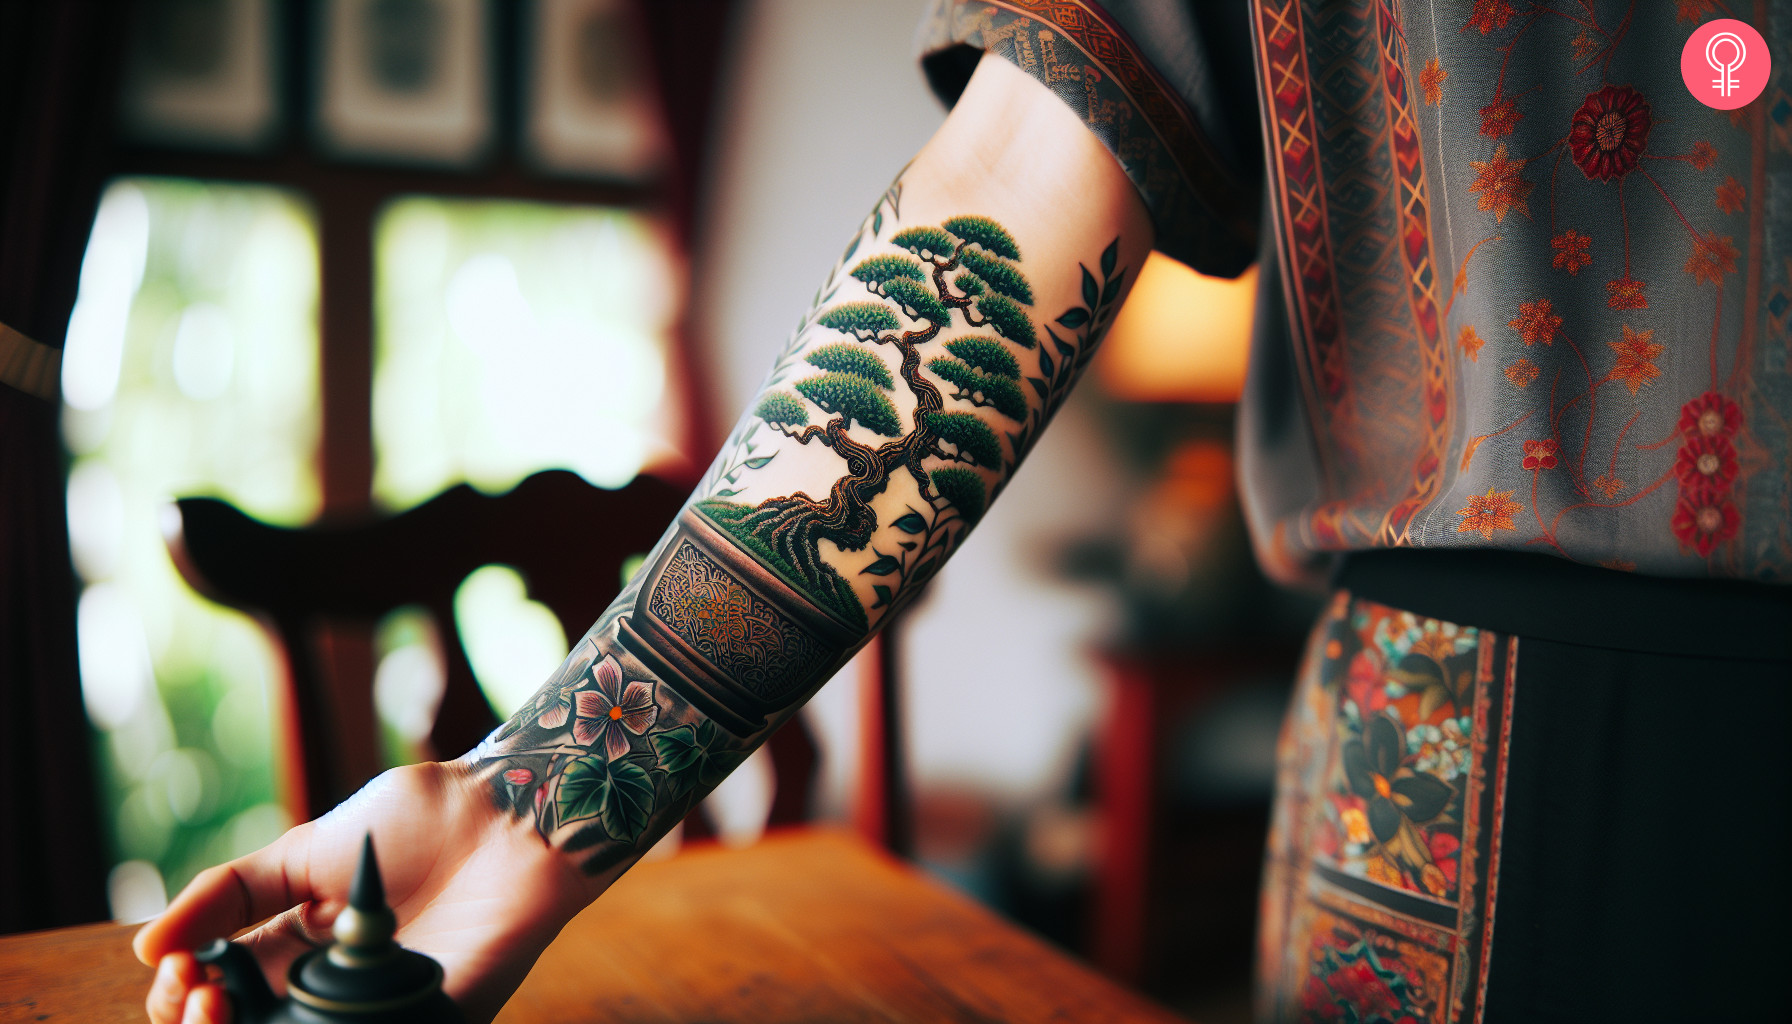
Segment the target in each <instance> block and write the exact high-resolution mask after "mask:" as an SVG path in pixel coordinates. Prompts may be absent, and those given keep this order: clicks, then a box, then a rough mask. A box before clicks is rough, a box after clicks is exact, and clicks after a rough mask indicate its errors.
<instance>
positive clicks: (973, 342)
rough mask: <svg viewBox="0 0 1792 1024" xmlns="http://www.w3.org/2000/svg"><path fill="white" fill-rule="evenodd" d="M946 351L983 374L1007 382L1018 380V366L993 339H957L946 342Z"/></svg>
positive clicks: (1006, 351) (999, 343) (1000, 344)
mask: <svg viewBox="0 0 1792 1024" xmlns="http://www.w3.org/2000/svg"><path fill="white" fill-rule="evenodd" d="M946 351H948V352H950V353H952V354H953V355H955V356H957V357H958V358H960V359H962V360H964V361H965V362H967V363H970V364H971V365H972V366H975V367H976V368H977V369H979V370H982V371H983V372H984V373H991V374H994V375H996V376H997V377H1007V378H1008V379H1009V380H1019V379H1020V364H1019V363H1017V362H1015V361H1014V357H1013V356H1011V355H1009V354H1008V350H1007V349H1005V348H1003V347H1002V343H1001V342H999V341H997V340H995V339H994V338H957V339H954V340H952V341H948V342H946Z"/></svg>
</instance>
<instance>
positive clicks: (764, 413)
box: [753, 391, 809, 427]
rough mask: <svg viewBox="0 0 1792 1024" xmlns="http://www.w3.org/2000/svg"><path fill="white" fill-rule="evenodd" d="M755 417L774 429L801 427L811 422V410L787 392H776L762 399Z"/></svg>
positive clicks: (754, 413) (754, 412) (754, 411)
mask: <svg viewBox="0 0 1792 1024" xmlns="http://www.w3.org/2000/svg"><path fill="white" fill-rule="evenodd" d="M753 415H755V416H757V417H759V418H760V419H762V420H764V421H765V422H767V423H769V424H771V425H772V426H774V427H801V426H805V425H807V424H808V422H809V410H808V409H807V408H805V407H804V405H803V403H802V401H801V400H800V399H798V398H797V397H796V396H795V395H793V394H790V393H789V392H787V391H774V392H772V393H771V394H769V395H766V396H765V397H764V398H762V399H760V401H759V408H757V409H755V410H753Z"/></svg>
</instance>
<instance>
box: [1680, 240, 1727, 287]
mask: <svg viewBox="0 0 1792 1024" xmlns="http://www.w3.org/2000/svg"><path fill="white" fill-rule="evenodd" d="M1738 255H1740V254H1739V253H1738V252H1737V251H1736V246H1735V245H1733V244H1731V237H1730V236H1729V235H1725V236H1724V237H1722V238H1719V237H1717V232H1715V231H1707V232H1705V234H1704V235H1703V236H1702V237H1700V238H1698V239H1697V240H1696V241H1694V242H1693V244H1692V255H1691V256H1688V257H1687V258H1686V272H1687V273H1688V274H1691V275H1692V276H1693V280H1695V281H1699V282H1701V283H1708V284H1715V285H1722V284H1723V279H1724V275H1725V274H1734V273H1735V272H1736V257H1737V256H1738Z"/></svg>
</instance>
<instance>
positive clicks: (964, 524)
mask: <svg viewBox="0 0 1792 1024" xmlns="http://www.w3.org/2000/svg"><path fill="white" fill-rule="evenodd" d="M992 63H993V64H994V65H995V66H993V67H992V66H991V65H992ZM1149 246H1150V229H1149V226H1148V224H1147V221H1146V217H1145V212H1144V208H1143V205H1142V204H1141V203H1140V201H1139V199H1138V197H1137V195H1136V194H1135V193H1134V192H1133V189H1132V186H1131V185H1130V183H1128V181H1127V180H1126V178H1125V177H1124V176H1123V174H1122V173H1121V171H1120V168H1119V167H1118V166H1117V165H1115V164H1114V162H1113V159H1112V157H1110V156H1109V155H1108V153H1107V151H1106V150H1104V149H1102V148H1101V146H1100V144H1099V143H1098V142H1097V141H1096V140H1095V139H1094V138H1093V136H1091V135H1090V133H1089V132H1088V130H1087V129H1086V128H1084V127H1083V125H1082V124H1081V123H1080V122H1078V121H1077V119H1076V118H1075V117H1074V115H1072V113H1071V112H1070V111H1069V110H1067V109H1065V108H1064V107H1063V104H1062V101H1060V100H1059V99H1058V98H1057V97H1055V96H1053V95H1051V94H1050V93H1048V92H1046V91H1045V89H1044V88H1043V87H1041V86H1039V85H1038V84H1037V83H1036V82H1034V81H1032V80H1031V79H1029V78H1027V77H1025V76H1024V75H1021V74H1020V73H1019V72H1017V71H1015V70H1014V69H1013V68H1012V67H1010V66H1008V65H1006V64H1005V63H1001V62H999V61H997V62H991V61H985V62H984V66H983V67H981V68H980V69H979V71H978V74H977V75H976V77H975V78H974V79H973V81H972V84H971V86H970V88H968V89H967V90H966V93H965V96H964V97H963V98H962V100H961V101H960V104H959V106H958V108H957V110H955V112H954V114H953V115H952V117H951V118H949V119H948V121H947V123H946V125H945V126H944V127H943V128H942V129H941V130H940V132H939V134H938V135H936V136H935V137H934V139H933V140H932V141H931V142H930V143H929V144H928V146H927V147H926V148H925V149H924V150H923V151H922V153H921V154H920V156H918V157H917V158H916V160H915V162H914V163H913V164H911V165H910V167H909V168H908V169H907V170H906V171H905V172H904V173H903V175H902V176H901V177H899V178H898V179H897V181H896V182H895V183H893V184H892V185H891V186H890V188H889V189H888V190H887V191H886V192H885V194H884V195H883V196H882V197H880V198H879V199H878V201H877V203H876V205H875V206H874V208H873V209H872V211H871V212H870V213H869V214H868V215H867V216H866V218H865V220H864V222H863V223H862V224H861V225H860V228H859V230H858V232H857V233H856V234H855V235H854V236H853V238H852V239H851V241H850V242H849V243H848V245H847V247H846V250H845V253H844V254H843V256H842V257H841V259H840V262H839V264H838V265H837V266H836V268H835V269H834V271H833V273H832V274H831V275H830V276H829V277H828V279H827V281H826V282H825V283H824V284H823V286H822V287H821V289H820V290H819V291H818V292H817V294H816V299H815V302H814V305H813V306H812V308H811V309H810V310H809V311H808V313H807V314H805V316H804V317H803V319H802V321H801V324H800V326H799V328H798V330H797V331H796V333H795V334H794V336H793V337H792V338H791V340H790V342H789V344H788V345H787V346H786V348H785V349H784V351H783V353H782V354H781V355H780V356H779V358H778V359H777V360H776V362H775V364H774V366H773V367H772V370H771V373H770V374H769V376H768V377H767V379H766V382H765V384H764V386H763V387H762V389H761V392H760V394H759V396H758V398H757V399H756V400H755V402H754V405H753V407H752V408H751V409H750V410H749V411H748V413H747V415H746V416H745V417H744V418H743V419H742V420H741V421H740V423H739V425H738V426H737V427H736V428H735V429H734V431H733V432H732V433H731V434H730V436H729V438H728V441H727V443H726V444H724V446H723V448H722V451H721V453H720V454H719V455H718V456H717V458H716V460H715V462H714V464H713V465H712V466H711V467H710V470H709V472H708V473H707V475H706V476H705V477H704V479H703V482H702V483H701V484H700V485H699V486H698V488H697V490H696V491H695V492H694V493H693V494H692V496H691V500H690V502H689V503H688V504H687V505H686V507H685V509H684V511H683V512H682V513H681V515H680V517H679V519H678V521H677V522H675V523H674V524H673V525H672V527H671V529H670V530H669V531H668V533H667V535H666V536H665V538H664V539H662V541H661V542H660V544H659V546H658V547H657V548H656V549H655V550H654V552H653V553H652V554H651V555H650V556H649V558H648V560H647V562H646V564H645V565H644V566H643V568H642V570H641V571H640V572H639V573H637V574H636V575H635V577H634V579H633V580H632V581H631V582H630V584H629V586H628V587H627V588H626V589H625V590H624V591H623V593H622V594H621V595H620V596H619V597H618V598H617V600H616V602H615V603H614V604H613V605H612V606H611V608H610V609H609V610H608V611H607V612H605V614H604V615H603V617H602V618H600V619H599V620H598V622H597V623H596V625H594V626H593V627H592V629H591V630H590V632H588V633H587V634H586V635H585V636H584V638H582V639H581V640H580V641H579V643H578V644H577V645H576V646H575V648H574V650H573V652H572V654H571V655H570V656H569V657H568V659H567V660H566V662H565V663H564V664H563V665H562V666H561V667H560V669H559V670H558V671H557V672H556V673H555V675H554V677H553V678H552V679H551V680H550V681H549V682H548V684H547V685H546V686H544V687H543V688H542V690H541V691H540V692H539V693H537V695H536V696H535V697H534V698H533V699H532V700H531V701H530V702H529V703H528V704H527V705H526V706H524V707H523V708H522V709H521V710H520V711H519V712H518V713H517V714H516V715H515V716H514V717H512V718H511V720H510V721H509V722H507V723H506V724H505V725H504V726H503V727H501V728H500V729H499V730H498V731H497V732H495V733H494V734H493V735H492V737H491V738H490V739H488V740H487V741H486V742H485V743H483V744H481V745H480V746H479V747H478V748H476V749H475V750H473V751H472V752H470V753H469V754H468V755H467V756H466V758H464V759H463V760H464V762H465V763H466V764H467V765H468V767H469V768H470V769H471V770H473V771H474V772H476V773H477V775H478V777H479V778H480V780H481V781H482V782H483V783H484V784H485V785H486V786H488V787H489V791H490V794H491V797H492V799H493V800H494V801H495V802H496V803H497V805H498V806H499V807H500V808H501V809H503V810H504V811H506V812H508V813H511V814H514V815H517V816H520V817H522V818H523V819H526V820H527V821H529V822H530V823H532V824H533V826H534V828H535V830H536V832H537V833H538V834H539V835H540V836H541V837H542V838H543V839H544V841H546V842H547V843H549V844H551V845H552V846H554V847H556V848H558V849H561V850H564V851H565V852H566V853H567V854H568V855H570V856H572V857H575V858H576V859H577V860H578V862H579V863H580V864H581V866H582V867H583V868H584V870H585V871H586V872H587V873H588V874H590V875H593V876H596V878H595V880H596V881H597V883H598V884H599V885H600V886H601V885H603V884H607V882H608V880H609V879H611V878H613V877H614V875H615V874H617V873H619V872H620V870H621V869H622V868H625V867H626V866H627V865H628V864H629V863H631V862H632V861H633V859H634V858H635V857H636V856H638V855H639V854H640V853H641V852H642V851H644V850H646V849H647V848H648V847H649V846H651V845H652V843H653V842H654V841H655V840H656V839H657V838H658V837H659V836H660V835H662V834H663V833H664V832H665V831H666V830H667V829H669V828H671V826H672V825H673V824H675V823H676V822H677V821H679V820H680V819H681V818H682V817H683V816H684V814H685V813H686V812H687V811H688V810H689V809H690V808H691V807H692V806H693V805H694V804H695V803H696V801H697V800H699V799H700V798H701V797H702V796H703V795H704V794H705V793H707V792H708V791H709V790H710V789H711V788H713V787H714V786H715V784H716V783H717V782H718V781H719V780H720V779H721V778H722V777H723V776H725V775H726V774H727V773H728V772H729V771H730V770H732V769H733V768H734V767H735V766H736V765H738V764H739V763H740V762H741V761H742V760H743V759H744V758H745V757H746V756H747V754H748V753H750V752H751V751H752V750H753V749H754V748H755V747H756V746H757V745H758V744H759V743H760V742H762V741H763V740H764V739H765V737H766V736H767V735H769V733H770V732H771V730H773V729H775V728H776V727H777V726H778V725H779V724H781V723H782V722H783V721H784V720H785V719H787V718H788V717H789V716H790V715H791V714H793V713H794V712H795V711H796V709H797V708H798V707H800V706H801V704H802V702H803V701H805V700H806V699H807V698H808V697H809V695H810V694H811V693H813V692H814V690H815V688H816V687H819V686H820V685H821V684H822V683H823V682H825V681H826V680H827V679H828V678H829V677H830V676H831V675H832V674H833V673H834V671H835V670H836V669H837V668H839V666H840V665H842V664H844V662H845V661H846V660H847V659H848V658H849V657H850V656H851V655H852V653H853V652H854V651H856V650H857V649H858V648H859V647H860V646H862V645H863V644H864V642H865V641H866V640H867V639H869V637H870V636H871V635H872V634H873V633H875V632H876V630H877V629H878V628H879V627H880V626H881V625H882V624H883V623H884V622H886V621H888V619H889V617H890V616H891V615H893V614H895V613H896V612H897V611H898V610H900V609H901V608H902V607H903V606H904V604H905V603H906V602H907V601H908V600H910V599H911V598H912V597H913V596H914V595H915V594H916V593H917V592H918V590H919V588H920V587H921V585H922V584H923V583H925V582H926V581H927V580H928V579H929V578H931V577H932V576H933V575H934V574H935V573H936V572H938V571H939V569H940V567H941V565H943V564H944V562H945V560H946V559H947V558H948V557H950V556H951V554H952V552H953V551H955V550H956V549H957V548H958V547H959V545H961V544H962V543H963V542H964V539H965V536H966V534H967V533H968V532H969V531H970V530H971V528H972V527H973V526H974V525H975V524H976V522H977V521H978V519H979V518H981V516H982V515H983V513H984V511H985V510H986V509H987V508H988V506H989V503H990V502H991V501H992V500H993V499H994V498H995V496H996V495H997V494H998V493H1000V491H1001V489H1002V487H1003V486H1004V484H1005V483H1006V482H1007V481H1008V479H1009V478H1010V477H1011V475H1012V474H1013V473H1014V471H1015V469H1016V468H1017V466H1018V464H1019V463H1020V461H1021V459H1022V458H1023V457H1024V456H1025V455H1026V453H1027V451H1028V450H1029V448H1030V447H1031V446H1032V444H1033V442H1034V441H1035V440H1036V439H1037V438H1038V436H1039V433H1040V431H1041V430H1042V429H1043V428H1044V426H1045V424H1046V422H1047V421H1049V419H1050V418H1051V416H1052V413H1053V412H1054V411H1055V410H1056V409H1057V407H1058V405H1059V403H1060V402H1062V401H1063V399H1064V397H1065V396H1066V394H1067V393H1068V392H1069V390H1070V388H1071V386H1072V384H1073V383H1074V382H1075V380H1076V379H1077V377H1078V375H1079V374H1080V372H1081V371H1082V369H1083V368H1084V366H1085V365H1086V364H1087V362H1088V360H1089V358H1090V357H1091V356H1092V355H1093V353H1094V350H1095V346H1096V344H1097V343H1098V342H1099V340H1100V338H1101V335H1102V333H1103V331H1104V330H1105V329H1106V327H1107V325H1108V324H1109V323H1110V322H1111V320H1112V318H1113V315H1114V313H1115V311H1116V310H1117V309H1118V308H1119V305H1120V303H1121V301H1122V300H1123V299H1124V297H1125V294H1126V291H1127V289H1128V287H1129V286H1130V284H1131V280H1132V271H1133V269H1135V268H1137V267H1138V266H1139V265H1140V263H1141V262H1142V261H1143V258H1144V255H1145V252H1146V251H1147V250H1148V248H1149ZM773 249H774V247H772V246H768V258H775V251H773ZM1076 487H1077V484H1076V482H1075V481H1074V480H1066V481H1064V482H1063V488H1062V490H1063V495H1064V499H1065V500H1076ZM595 528H601V525H597V526H595Z"/></svg>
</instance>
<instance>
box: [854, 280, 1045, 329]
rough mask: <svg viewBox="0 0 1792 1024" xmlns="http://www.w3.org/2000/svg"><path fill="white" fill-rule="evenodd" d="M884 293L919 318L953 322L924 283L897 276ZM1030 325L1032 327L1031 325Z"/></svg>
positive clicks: (938, 323)
mask: <svg viewBox="0 0 1792 1024" xmlns="http://www.w3.org/2000/svg"><path fill="white" fill-rule="evenodd" d="M884 294H885V295H888V296H889V297H890V300H891V301H892V302H895V303H896V304H897V305H899V306H901V307H902V311H903V312H904V313H907V314H908V315H909V316H912V317H914V318H916V319H918V320H926V321H927V322H929V323H932V324H936V325H938V326H940V327H945V326H946V325H947V324H949V323H951V322H952V314H951V312H950V311H948V310H947V309H946V306H945V304H944V303H942V302H940V300H939V299H937V298H934V295H933V289H931V288H929V287H927V286H926V285H924V284H920V283H918V282H915V281H910V280H908V279H906V278H897V279H895V280H893V281H890V282H889V283H887V284H885V285H884ZM990 298H1001V296H999V295H996V296H985V301H987V300H988V299H990ZM1002 301H1004V302H1007V301H1008V300H1006V299H1003V300H1002ZM1009 305H1013V303H1009ZM1015 312H1017V313H1018V312H1020V309H1019V307H1018V306H1017V307H1015ZM1021 319H1023V320H1024V319H1026V316H1025V314H1022V315H1021ZM1028 326H1029V328H1030V327H1031V325H1028Z"/></svg>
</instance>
